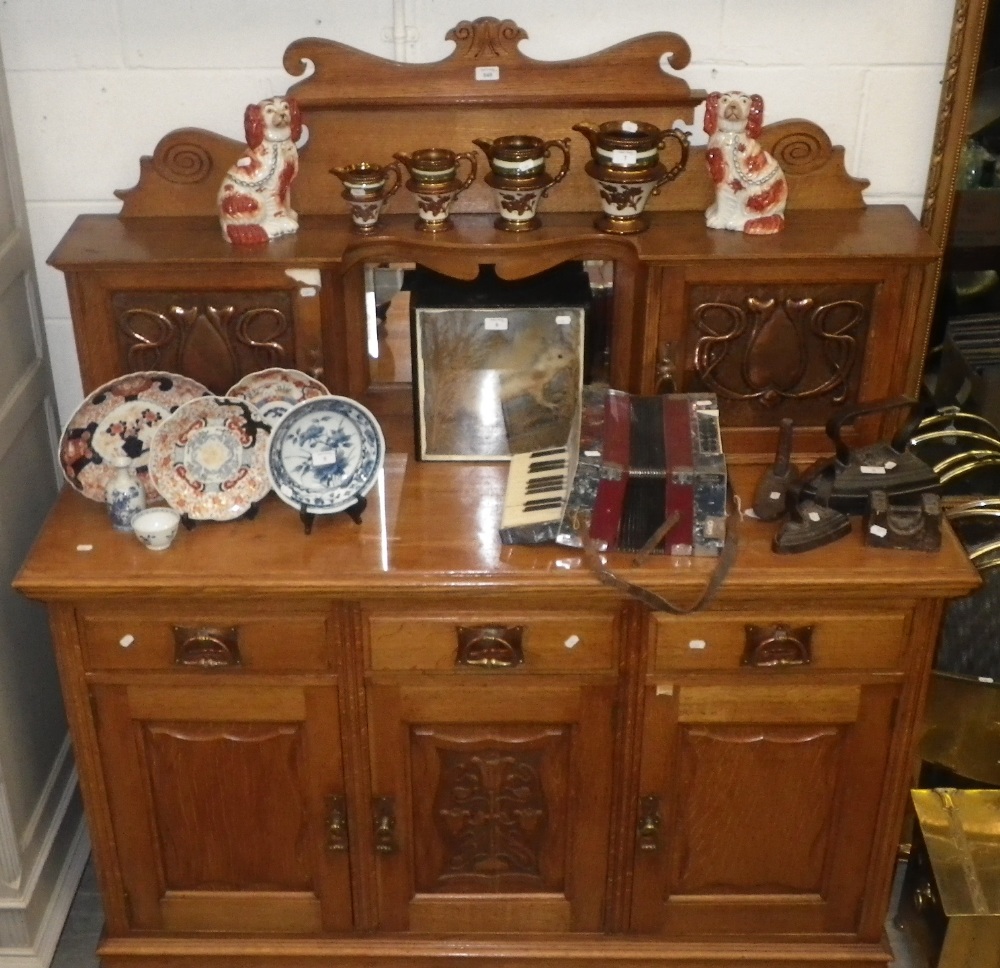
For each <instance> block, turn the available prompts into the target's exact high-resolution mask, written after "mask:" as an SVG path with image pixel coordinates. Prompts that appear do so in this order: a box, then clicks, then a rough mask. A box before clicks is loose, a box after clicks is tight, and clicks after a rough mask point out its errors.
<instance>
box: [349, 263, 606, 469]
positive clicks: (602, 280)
mask: <svg viewBox="0 0 1000 968" xmlns="http://www.w3.org/2000/svg"><path fill="white" fill-rule="evenodd" d="M364 281H365V284H364V300H365V331H366V345H367V360H366V362H367V370H368V381H369V383H368V385H369V390H370V392H372V393H374V394H380V393H385V392H387V391H391V390H392V389H394V388H395V389H400V390H402V389H406V390H407V392H412V398H413V405H414V417H415V440H416V452H417V454H418V456H420V458H421V459H424V460H498V459H504V458H506V457H508V456H510V455H511V454H515V453H522V452H527V451H536V450H540V449H543V448H546V447H554V446H562V445H563V444H565V442H566V440H567V439H568V438H569V436H570V435H571V433H572V430H573V427H574V426H575V424H576V421H577V414H578V413H579V409H580V406H581V398H582V393H583V387H584V386H585V385H590V384H595V383H601V384H603V383H607V382H608V381H609V379H610V372H611V354H612V341H611V335H612V322H611V315H612V312H611V305H612V294H613V288H614V285H613V284H614V263H613V262H611V261H609V260H601V259H582V260H568V261H565V262H560V263H558V264H557V265H555V266H552V267H550V268H547V269H543V270H542V271H540V272H537V273H533V274H531V275H528V276H525V277H522V278H517V279H504V278H502V277H501V276H500V275H498V273H497V269H496V266H495V265H493V264H490V263H487V264H480V265H478V266H477V273H476V276H475V278H473V279H456V278H454V277H452V276H450V275H447V274H442V273H440V272H436V271H435V270H433V269H430V268H428V267H427V266H425V265H422V264H420V263H417V262H384V263H365V264H364Z"/></svg>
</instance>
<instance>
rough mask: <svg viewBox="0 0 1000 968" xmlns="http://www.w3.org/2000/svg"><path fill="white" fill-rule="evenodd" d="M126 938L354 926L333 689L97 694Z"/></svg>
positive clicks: (154, 688) (101, 690)
mask: <svg viewBox="0 0 1000 968" xmlns="http://www.w3.org/2000/svg"><path fill="white" fill-rule="evenodd" d="M93 693H94V704H95V715H96V719H97V729H98V734H99V738H100V748H101V756H102V766H103V770H104V779H105V783H106V785H107V789H108V799H109V802H110V807H111V814H112V820H113V823H114V827H115V839H116V844H117V849H118V853H119V861H120V867H121V870H122V878H123V881H124V885H123V886H124V889H125V891H126V893H127V897H128V908H129V915H130V919H131V925H132V927H134V928H136V929H147V930H163V931H177V932H190V931H240V932H246V931H253V932H257V933H260V932H275V933H278V932H293V933H315V932H320V931H324V930H325V931H335V930H346V929H349V928H350V927H351V923H352V915H351V899H350V898H351V896H350V884H349V868H348V854H347V840H346V833H345V830H344V827H345V823H346V816H345V811H344V806H343V794H344V787H343V770H342V766H341V749H340V728H339V723H338V710H337V689H336V687H335V686H332V685H321V686H261V685H254V686H251V685H249V684H247V683H243V684H240V685H238V686H237V685H223V684H215V685H212V686H208V685H205V686H201V685H197V686H188V685H185V686H178V685H145V684H140V685H99V686H95V687H94V689H93Z"/></svg>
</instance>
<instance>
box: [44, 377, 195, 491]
mask: <svg viewBox="0 0 1000 968" xmlns="http://www.w3.org/2000/svg"><path fill="white" fill-rule="evenodd" d="M209 393H210V391H209V390H208V389H207V388H206V387H204V386H202V384H200V383H199V382H198V381H197V380H192V379H190V378H189V377H186V376H180V375H179V374H177V373H164V372H161V371H159V370H152V371H145V372H140V373H127V374H125V375H124V376H120V377H116V378H115V379H114V380H111V381H110V382H108V383H105V384H104V386H102V387H98V389H96V390H95V391H94V392H93V393H91V394H88V395H87V398H86V399H85V400H84V401H83V403H81V404H80V406H79V407H77V409H76V412H75V413H74V414H73V416H72V417H70V418H69V420H68V421H67V422H66V426H65V428H64V429H63V432H62V437H61V438H60V440H59V463H60V465H61V466H62V470H63V475H64V476H65V478H66V480H67V481H69V483H70V484H71V485H72V486H73V487H74V488H75V489H76V490H78V491H79V492H80V493H81V494H82V495H83V496H84V497H89V498H90V499H91V500H92V501H102V502H103V501H104V500H105V493H104V492H105V490H106V489H107V485H108V481H109V480H110V479H111V476H112V475H113V474H114V472H115V468H114V467H113V466H112V464H113V462H112V458H114V457H122V456H124V457H130V458H131V459H132V463H133V466H134V467H135V471H136V475H137V476H138V478H139V481H140V482H141V483H142V486H143V488H144V489H145V491H146V500H147V501H150V502H152V501H155V500H156V499H157V498H158V497H159V494H158V493H157V491H156V487H155V486H154V484H153V482H152V480H151V479H150V476H149V469H148V463H149V447H150V443H151V442H152V440H153V436H154V434H155V433H156V428H157V427H158V426H159V425H160V423H161V422H162V421H163V420H164V419H165V418H166V417H168V416H169V415H170V414H172V413H173V412H174V411H175V410H176V409H177V408H178V407H179V406H180V405H181V404H183V403H187V402H188V401H189V400H194V399H196V398H198V397H204V396H208V395H209Z"/></svg>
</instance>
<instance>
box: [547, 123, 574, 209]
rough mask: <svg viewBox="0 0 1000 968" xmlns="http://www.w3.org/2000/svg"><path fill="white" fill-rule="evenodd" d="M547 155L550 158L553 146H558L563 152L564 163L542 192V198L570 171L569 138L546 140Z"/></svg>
mask: <svg viewBox="0 0 1000 968" xmlns="http://www.w3.org/2000/svg"><path fill="white" fill-rule="evenodd" d="M544 147H545V157H546V158H548V157H549V154H550V152H551V150H552V149H553V148H558V149H559V150H560V151H561V152H562V156H563V160H562V165H561V166H560V167H559V171H557V172H556V173H555V175H554V176H553V177H552V181H551V183H550V184H548V185H547V186H546V187H545V190H544V191H543V192H542V198H547V197H548V194H549V189H551V188H552V187H553V186H554V185H558V184H559V182H561V181H562V180H563V179H564V178H565V177H566V173H567V172H568V171H569V138H563V139H561V140H559V139H556V138H553V139H552V141H546V142H545V145H544Z"/></svg>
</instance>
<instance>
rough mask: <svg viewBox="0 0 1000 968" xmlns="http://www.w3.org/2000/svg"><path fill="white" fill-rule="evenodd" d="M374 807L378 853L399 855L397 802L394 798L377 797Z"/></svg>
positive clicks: (376, 848)
mask: <svg viewBox="0 0 1000 968" xmlns="http://www.w3.org/2000/svg"><path fill="white" fill-rule="evenodd" d="M372 806H373V814H374V816H373V822H374V825H375V850H376V852H377V853H379V854H398V853H399V843H398V841H397V840H396V804H395V801H394V800H393V798H392V797H376V798H375V802H374V804H373V805H372Z"/></svg>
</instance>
